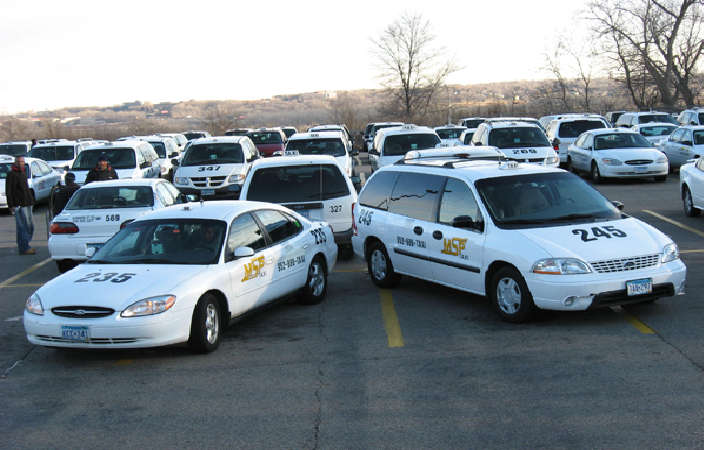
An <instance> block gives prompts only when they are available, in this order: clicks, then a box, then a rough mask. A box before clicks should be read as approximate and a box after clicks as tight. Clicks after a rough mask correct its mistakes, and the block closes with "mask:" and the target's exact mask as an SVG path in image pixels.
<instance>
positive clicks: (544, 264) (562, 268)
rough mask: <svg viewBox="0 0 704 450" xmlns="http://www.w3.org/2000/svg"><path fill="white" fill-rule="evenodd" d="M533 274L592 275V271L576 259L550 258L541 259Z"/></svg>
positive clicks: (535, 265) (534, 267) (532, 270)
mask: <svg viewBox="0 0 704 450" xmlns="http://www.w3.org/2000/svg"><path fill="white" fill-rule="evenodd" d="M531 272H533V273H540V274H547V275H574V274H581V273H591V269H590V268H589V266H588V265H587V263H585V262H584V261H580V260H578V259H574V258H550V259H541V260H540V261H538V262H536V263H535V264H533V268H532V269H531Z"/></svg>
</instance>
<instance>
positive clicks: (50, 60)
mask: <svg viewBox="0 0 704 450" xmlns="http://www.w3.org/2000/svg"><path fill="white" fill-rule="evenodd" d="M582 8H583V1H582V0H531V1H525V0H493V1H492V0H468V1H463V2H462V1H460V2H438V1H428V0H423V1H416V0H404V1H387V0H375V1H368V0H353V1H346V2H335V1H329V0H328V1H317V0H304V1H279V0H276V1H263V2H254V1H249V2H244V1H242V0H236V1H222V0H221V1H211V0H199V1H189V2H180V1H178V0H177V1H173V0H171V1H162V0H140V1H135V0H120V1H116V2H107V1H100V0H97V1H96V0H91V1H77V0H64V1H56V0H2V2H0V17H2V19H3V20H2V25H1V26H0V49H1V51H0V113H14V112H18V111H27V110H37V111H41V110H45V109H58V108H61V107H66V106H111V105H115V104H119V103H123V102H128V101H134V100H141V101H150V102H155V103H156V102H179V101H185V100H191V99H195V100H247V99H260V98H267V97H271V96H272V95H277V94H296V93H301V92H312V91H318V90H331V91H342V90H354V89H363V88H372V89H376V88H378V87H379V84H378V81H377V79H376V78H375V76H376V74H377V70H376V69H375V67H374V65H373V63H372V58H371V55H370V49H371V48H372V44H371V43H370V40H369V39H370V38H371V37H373V36H377V35H378V34H379V32H380V31H382V30H383V29H384V28H385V27H386V25H388V24H389V23H391V22H393V20H394V19H395V18H397V17H398V16H399V14H400V13H401V12H403V11H404V9H405V10H407V11H409V12H414V11H415V12H419V13H421V14H422V15H423V17H424V18H425V19H428V20H430V22H431V24H432V30H433V33H434V34H435V35H436V36H437V37H436V43H437V44H438V45H444V46H446V47H447V50H448V52H449V54H452V55H455V56H456V59H457V61H458V62H459V64H460V65H461V66H464V67H465V68H464V69H463V70H461V71H459V72H457V73H455V74H453V75H452V76H451V78H450V79H449V80H448V82H449V83H451V84H475V83H485V82H492V81H512V80H521V79H543V78H547V74H546V73H545V72H541V71H540V67H541V66H543V64H544V63H543V60H542V57H541V55H542V54H543V53H544V52H545V49H546V44H547V43H548V42H550V41H551V39H553V37H554V35H555V33H556V32H558V31H559V30H564V29H565V28H569V27H570V26H572V25H571V21H572V19H573V17H574V16H576V15H577V12H578V11H579V10H580V9H582Z"/></svg>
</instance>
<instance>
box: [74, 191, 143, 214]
mask: <svg viewBox="0 0 704 450" xmlns="http://www.w3.org/2000/svg"><path fill="white" fill-rule="evenodd" d="M151 206H154V195H153V193H152V188H151V187H150V186H127V187H112V186H110V187H99V188H93V189H79V190H78V191H76V193H75V194H73V196H72V197H71V200H69V202H68V204H67V205H66V208H64V209H65V210H68V211H75V210H81V209H112V208H144V207H151Z"/></svg>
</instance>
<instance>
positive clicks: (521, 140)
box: [489, 127, 550, 148]
mask: <svg viewBox="0 0 704 450" xmlns="http://www.w3.org/2000/svg"><path fill="white" fill-rule="evenodd" d="M489 145H494V146H496V147H499V148H511V147H525V146H530V147H538V146H541V147H547V146H550V144H549V143H548V138H547V137H546V136H545V133H543V132H542V131H541V130H540V128H537V127H506V128H496V129H493V130H492V131H491V134H490V135H489Z"/></svg>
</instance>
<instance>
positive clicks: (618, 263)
mask: <svg viewBox="0 0 704 450" xmlns="http://www.w3.org/2000/svg"><path fill="white" fill-rule="evenodd" d="M589 264H591V266H592V267H593V268H594V270H595V271H596V272H597V273H611V272H626V271H629V270H638V269H645V268H647V267H654V266H657V265H659V264H660V255H647V256H634V257H631V258H622V259H610V260H606V261H595V262H591V263H589Z"/></svg>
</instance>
